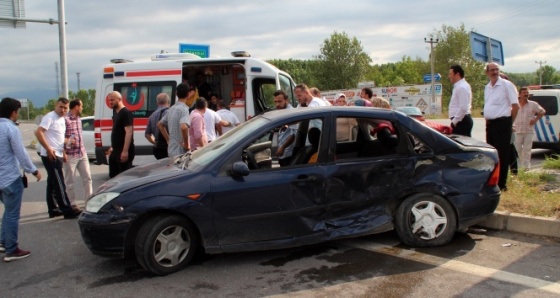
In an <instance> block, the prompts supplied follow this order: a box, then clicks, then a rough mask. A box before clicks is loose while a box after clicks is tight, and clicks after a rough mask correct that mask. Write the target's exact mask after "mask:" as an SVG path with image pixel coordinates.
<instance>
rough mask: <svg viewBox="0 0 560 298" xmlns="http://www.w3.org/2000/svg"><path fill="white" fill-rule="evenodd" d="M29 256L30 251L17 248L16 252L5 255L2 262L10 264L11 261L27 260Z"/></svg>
mask: <svg viewBox="0 0 560 298" xmlns="http://www.w3.org/2000/svg"><path fill="white" fill-rule="evenodd" d="M30 254H31V252H30V251H27V250H23V249H19V247H18V248H16V251H14V252H13V253H11V254H6V255H5V256H4V262H11V261H15V260H19V259H23V258H27V257H29V255H30Z"/></svg>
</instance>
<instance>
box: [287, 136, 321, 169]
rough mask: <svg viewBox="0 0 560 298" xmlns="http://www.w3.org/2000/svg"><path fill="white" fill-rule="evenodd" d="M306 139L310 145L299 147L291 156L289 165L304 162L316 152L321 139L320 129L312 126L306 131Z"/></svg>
mask: <svg viewBox="0 0 560 298" xmlns="http://www.w3.org/2000/svg"><path fill="white" fill-rule="evenodd" d="M307 139H308V140H309V143H310V145H309V146H305V147H303V148H301V149H300V150H299V151H298V152H297V153H296V155H294V157H293V158H292V161H291V162H290V165H300V164H306V163H307V162H308V161H309V159H310V158H311V156H313V154H315V153H317V151H318V150H319V141H320V140H321V130H320V129H319V128H317V127H312V128H311V129H309V131H308V132H307Z"/></svg>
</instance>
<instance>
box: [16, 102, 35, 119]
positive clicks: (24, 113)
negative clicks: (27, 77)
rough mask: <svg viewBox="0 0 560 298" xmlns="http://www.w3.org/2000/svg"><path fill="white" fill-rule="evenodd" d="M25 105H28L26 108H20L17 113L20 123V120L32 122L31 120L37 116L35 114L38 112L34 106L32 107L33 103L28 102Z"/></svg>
mask: <svg viewBox="0 0 560 298" xmlns="http://www.w3.org/2000/svg"><path fill="white" fill-rule="evenodd" d="M27 103H28V104H29V106H28V107H25V108H23V107H22V108H21V109H19V111H18V119H19V120H20V121H22V120H25V121H27V120H30V121H32V120H33V119H35V117H36V116H37V112H38V111H37V108H35V106H34V105H33V102H32V101H30V100H29V101H27ZM28 112H29V119H27V116H28V114H27V113H28Z"/></svg>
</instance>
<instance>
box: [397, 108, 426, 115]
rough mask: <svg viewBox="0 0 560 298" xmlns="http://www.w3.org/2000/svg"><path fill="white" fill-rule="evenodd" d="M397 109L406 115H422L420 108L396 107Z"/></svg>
mask: <svg viewBox="0 0 560 298" xmlns="http://www.w3.org/2000/svg"><path fill="white" fill-rule="evenodd" d="M397 111H400V112H403V113H405V114H407V115H422V112H421V111H420V109H419V108H415V107H401V108H397Z"/></svg>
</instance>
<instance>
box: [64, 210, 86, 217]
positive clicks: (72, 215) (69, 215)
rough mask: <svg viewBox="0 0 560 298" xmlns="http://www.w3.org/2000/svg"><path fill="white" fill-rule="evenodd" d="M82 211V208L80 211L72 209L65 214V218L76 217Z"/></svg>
mask: <svg viewBox="0 0 560 298" xmlns="http://www.w3.org/2000/svg"><path fill="white" fill-rule="evenodd" d="M81 213H82V210H79V211H74V210H73V211H72V212H70V213H68V214H64V219H74V218H76V217H78V216H79V215H80V214H81Z"/></svg>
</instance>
